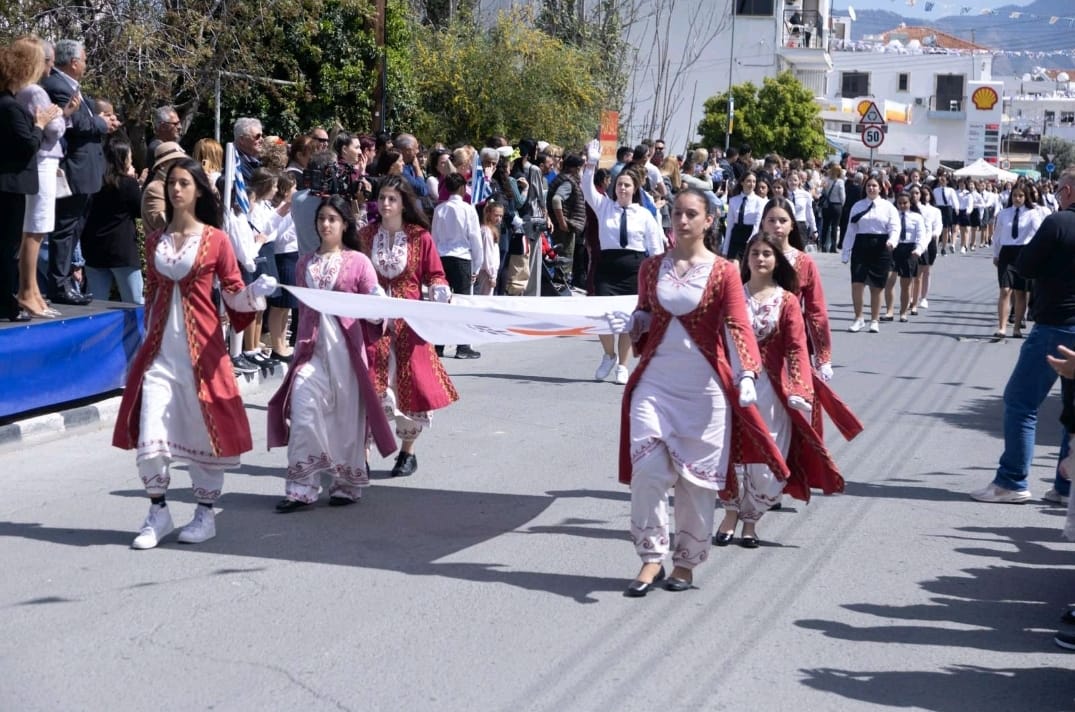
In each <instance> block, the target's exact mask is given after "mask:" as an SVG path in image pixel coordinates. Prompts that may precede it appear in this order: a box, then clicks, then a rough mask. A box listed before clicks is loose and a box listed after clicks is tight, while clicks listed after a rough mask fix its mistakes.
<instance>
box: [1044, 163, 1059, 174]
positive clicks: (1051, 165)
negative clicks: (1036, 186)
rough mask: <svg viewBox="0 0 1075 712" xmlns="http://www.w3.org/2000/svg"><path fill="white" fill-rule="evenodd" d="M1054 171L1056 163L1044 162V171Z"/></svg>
mask: <svg viewBox="0 0 1075 712" xmlns="http://www.w3.org/2000/svg"><path fill="white" fill-rule="evenodd" d="M1055 171H1056V164H1055V163H1046V164H1045V172H1046V173H1054V172H1055Z"/></svg>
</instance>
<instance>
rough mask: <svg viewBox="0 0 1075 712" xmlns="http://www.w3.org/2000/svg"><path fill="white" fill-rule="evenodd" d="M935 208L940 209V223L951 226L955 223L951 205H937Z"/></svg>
mask: <svg viewBox="0 0 1075 712" xmlns="http://www.w3.org/2000/svg"><path fill="white" fill-rule="evenodd" d="M937 208H938V209H939V210H940V211H941V225H942V226H943V227H952V226H953V225H955V224H956V220H955V213H954V212H953V211H952V206H951V205H938V206H937Z"/></svg>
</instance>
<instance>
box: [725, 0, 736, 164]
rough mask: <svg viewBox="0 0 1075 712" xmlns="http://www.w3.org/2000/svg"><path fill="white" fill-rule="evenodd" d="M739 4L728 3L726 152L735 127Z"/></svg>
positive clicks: (730, 1) (732, 1)
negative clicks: (729, 29)
mask: <svg viewBox="0 0 1075 712" xmlns="http://www.w3.org/2000/svg"><path fill="white" fill-rule="evenodd" d="M737 4H738V2H737V0H728V5H729V6H730V7H731V10H732V38H731V40H730V41H729V42H728V47H729V49H728V129H727V131H725V132H724V151H725V153H727V151H728V148H729V147H730V146H731V145H732V129H733V128H735V127H734V124H735V97H734V96H732V81H733V72H734V71H735V16H736V15H738V14H739V13H738V10H739V8H738V7H736V5H737Z"/></svg>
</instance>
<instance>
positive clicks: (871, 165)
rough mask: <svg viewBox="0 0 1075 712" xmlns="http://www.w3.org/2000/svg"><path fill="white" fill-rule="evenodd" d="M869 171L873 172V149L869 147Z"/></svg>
mask: <svg viewBox="0 0 1075 712" xmlns="http://www.w3.org/2000/svg"><path fill="white" fill-rule="evenodd" d="M870 172H871V173H873V149H872V148H871V149H870Z"/></svg>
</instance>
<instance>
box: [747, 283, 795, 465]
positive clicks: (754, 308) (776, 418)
mask: <svg viewBox="0 0 1075 712" xmlns="http://www.w3.org/2000/svg"><path fill="white" fill-rule="evenodd" d="M743 293H744V295H745V296H746V302H747V316H748V317H749V318H750V325H751V326H752V327H753V329H754V337H755V338H756V339H757V340H758V343H759V344H763V343H765V340H766V339H768V338H769V337H770V336H772V334H773V332H774V331H776V329H777V326H778V324H779V323H780V305H781V303H782V301H783V299H784V290H783V289H781V288H780V287H777V288H776V291H775V292H774V293H773V294H772V295H771V296H770V297H769V298H768V299H766V300H765V301H759V300H757V299H755V298H754V297H753V296H751V294H750V289H749V288H748V287H747V285H745V284H744V285H743ZM754 387H755V390H756V391H757V393H758V400H757V403H756V406H757V408H758V412H759V413H761V417H762V418H763V419H764V420H765V424H766V425H768V426H769V434H770V435H772V436H773V440H775V441H776V446H777V447H778V448H780V452H781V454H783V455H785V456H787V454H788V447H789V446H790V445H791V418H789V417H788V411H787V410H786V409H785V408H784V404H783V403H782V402H781V401H780V398H778V397H777V394H776V390H775V389H774V388H773V384H772V381H770V380H769V375H768V373H766V371H765V369H764V368H763V369H761V371H760V372H759V373H758V374H757V377H756V378H755V379H754ZM751 467H754V468H758V469H761V470H768V469H769V468H768V467H767V466H766V465H761V464H758V465H751Z"/></svg>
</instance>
